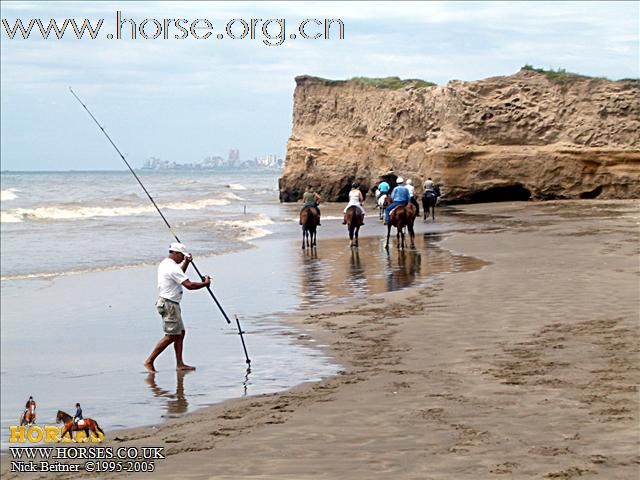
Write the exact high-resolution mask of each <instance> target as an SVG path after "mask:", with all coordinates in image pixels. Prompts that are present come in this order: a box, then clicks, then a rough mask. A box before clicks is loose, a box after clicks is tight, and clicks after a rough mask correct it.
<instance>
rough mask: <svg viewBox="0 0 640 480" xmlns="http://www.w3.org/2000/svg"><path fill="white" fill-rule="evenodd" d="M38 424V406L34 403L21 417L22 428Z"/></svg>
mask: <svg viewBox="0 0 640 480" xmlns="http://www.w3.org/2000/svg"><path fill="white" fill-rule="evenodd" d="M34 423H36V404H35V402H33V403H32V404H31V405H30V406H29V408H27V409H26V410H25V411H24V413H23V414H22V416H21V417H20V426H22V425H33V424H34Z"/></svg>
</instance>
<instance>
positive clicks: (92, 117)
mask: <svg viewBox="0 0 640 480" xmlns="http://www.w3.org/2000/svg"><path fill="white" fill-rule="evenodd" d="M69 91H70V92H71V95H73V96H74V97H75V98H76V100H78V102H79V103H80V105H82V107H83V108H84V109H85V110H86V111H87V113H88V114H89V116H90V117H91V119H92V120H93V121H94V122H95V124H96V125H97V126H98V128H99V129H100V130H101V131H102V133H104V136H105V137H107V140H109V143H111V145H112V146H113V148H115V149H116V152H118V155H120V158H121V159H122V161H123V162H124V163H125V164H126V165H127V167H128V168H129V171H130V172H131V173H132V174H133V176H134V177H135V178H136V180H137V181H138V183H139V184H140V186H141V187H142V190H144V193H146V194H147V197H149V200H151V203H152V204H153V206H154V207H156V210H157V211H158V213H159V214H160V216H161V217H162V220H164V223H165V225H166V226H167V228H168V229H169V231H170V232H171V235H173V238H175V239H176V242H178V243H182V242H181V241H180V239H179V238H178V235H176V233H175V232H174V231H173V228H171V225H170V224H169V222H168V221H167V219H166V217H165V216H164V215H163V213H162V211H161V210H160V207H158V205H157V204H156V202H155V200H154V199H153V197H151V194H150V193H149V192H148V191H147V189H146V188H145V186H144V185H143V183H142V181H141V180H140V178H139V177H138V175H136V172H135V171H134V170H133V168H131V165H129V162H127V159H126V158H124V155H123V154H122V152H121V151H120V149H119V148H118V147H117V146H116V144H115V143H114V142H113V140H111V137H110V136H109V134H108V133H107V132H106V130H105V129H104V127H103V126H102V125H100V122H98V120H97V119H96V117H94V116H93V113H91V110H89V109H88V108H87V106H86V105H85V104H84V102H83V101H82V100H80V97H78V95H76V92H74V91H73V89H72V88H71V87H69ZM191 266H192V267H193V268H194V269H195V271H196V273H197V274H198V276H199V277H200V278H204V277H203V275H202V274H201V273H200V270H198V267H196V264H195V263H194V262H193V261H191ZM207 291H208V292H209V295H211V298H213V301H214V302H216V305H217V306H218V308H219V309H220V312H222V316H223V317H224V319H225V320H226V321H227V323H228V324H231V320H229V317H228V316H227V312H225V311H224V308H222V305H220V302H219V301H218V299H217V298H216V296H215V295H214V294H213V290H211V288H210V287H209V286H207ZM235 319H236V325H237V327H238V335H240V340H241V341H242V349H243V350H244V356H245V359H246V360H245V361H246V362H247V365H249V368H250V366H251V360H250V359H249V354H248V353H247V346H246V345H245V343H244V336H243V335H244V333H245V332H244V331H243V330H242V328H241V327H240V321H239V320H238V316H237V315H236V316H235Z"/></svg>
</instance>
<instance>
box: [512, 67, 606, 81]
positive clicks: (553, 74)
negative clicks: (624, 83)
mask: <svg viewBox="0 0 640 480" xmlns="http://www.w3.org/2000/svg"><path fill="white" fill-rule="evenodd" d="M522 70H529V71H530V72H537V73H541V74H543V75H544V76H545V77H547V78H548V79H549V80H551V81H553V82H572V81H574V80H608V78H606V77H590V76H588V75H580V74H579V73H573V72H567V71H566V70H565V69H564V68H559V69H557V70H553V69H551V70H545V69H544V68H534V67H533V66H532V65H525V66H524V67H522Z"/></svg>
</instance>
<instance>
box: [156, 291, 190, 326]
mask: <svg viewBox="0 0 640 480" xmlns="http://www.w3.org/2000/svg"><path fill="white" fill-rule="evenodd" d="M156 308H157V309H158V313H159V314H160V316H161V317H162V330H163V331H164V333H165V334H166V335H182V332H183V331H184V323H182V313H181V312H180V304H179V303H176V302H172V301H171V300H167V299H166V298H162V297H160V298H158V301H157V302H156Z"/></svg>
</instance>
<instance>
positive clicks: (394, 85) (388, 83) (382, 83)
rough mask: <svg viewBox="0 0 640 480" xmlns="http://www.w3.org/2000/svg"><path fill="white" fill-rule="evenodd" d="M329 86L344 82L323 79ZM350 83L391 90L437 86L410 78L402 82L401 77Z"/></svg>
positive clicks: (360, 80) (356, 78)
mask: <svg viewBox="0 0 640 480" xmlns="http://www.w3.org/2000/svg"><path fill="white" fill-rule="evenodd" d="M322 80H324V81H325V82H327V83H329V84H339V83H340V84H343V83H345V81H344V80H326V79H322ZM348 81H349V82H354V83H359V84H361V85H367V86H369V87H375V88H388V89H389V90H398V89H400V88H403V87H407V86H412V87H416V88H422V87H433V86H434V85H436V84H435V83H432V82H426V81H424V80H419V79H417V78H408V79H406V80H402V79H400V78H399V77H385V78H368V77H353V78H352V79H350V80H348Z"/></svg>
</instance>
